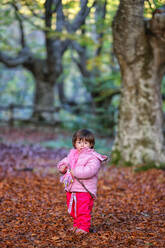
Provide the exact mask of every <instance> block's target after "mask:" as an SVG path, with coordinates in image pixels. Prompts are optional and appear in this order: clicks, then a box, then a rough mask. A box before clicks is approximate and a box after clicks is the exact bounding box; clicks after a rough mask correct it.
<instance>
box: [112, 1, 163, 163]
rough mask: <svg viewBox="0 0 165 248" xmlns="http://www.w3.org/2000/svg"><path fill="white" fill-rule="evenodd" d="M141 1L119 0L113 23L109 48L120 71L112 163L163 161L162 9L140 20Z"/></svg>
mask: <svg viewBox="0 0 165 248" xmlns="http://www.w3.org/2000/svg"><path fill="white" fill-rule="evenodd" d="M143 8H144V1H139V0H136V1H132V0H121V1H120V5H119V8H118V11H117V14H116V16H115V18H114V22H113V37H114V51H115V54H116V56H117V58H118V62H119V65H120V69H121V74H122V90H121V101H120V109H119V120H118V130H117V135H116V139H115V143H114V146H113V153H112V155H113V158H114V160H115V161H116V162H120V163H131V164H133V165H135V166H139V165H141V164H146V163H151V162H152V163H155V164H157V165H159V164H161V163H164V162H165V153H164V137H163V128H162V124H163V115H162V99H161V81H162V77H163V75H164V73H165V31H164V30H165V10H164V8H162V9H159V10H157V11H155V12H154V14H153V16H152V19H151V20H148V21H145V20H144V18H143V12H144V9H143Z"/></svg>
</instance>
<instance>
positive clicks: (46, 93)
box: [33, 79, 54, 122]
mask: <svg viewBox="0 0 165 248" xmlns="http://www.w3.org/2000/svg"><path fill="white" fill-rule="evenodd" d="M53 109H54V85H53V84H51V83H49V82H46V81H41V80H38V79H37V80H36V90H35V96H34V113H33V118H34V119H37V120H39V121H44V120H46V121H49V122H53V121H54V118H53V116H54V114H53V112H49V110H53ZM44 110H45V112H44Z"/></svg>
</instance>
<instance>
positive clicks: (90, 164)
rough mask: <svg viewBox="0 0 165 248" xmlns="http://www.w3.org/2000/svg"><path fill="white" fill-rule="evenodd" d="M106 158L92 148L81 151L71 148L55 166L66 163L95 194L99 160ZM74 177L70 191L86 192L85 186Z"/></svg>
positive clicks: (58, 166)
mask: <svg viewBox="0 0 165 248" xmlns="http://www.w3.org/2000/svg"><path fill="white" fill-rule="evenodd" d="M104 160H107V156H105V155H101V154H99V153H97V152H96V151H94V149H89V148H83V149H82V150H81V151H78V150H77V149H71V150H70V152H69V154H68V156H67V157H65V158H64V159H62V160H61V161H60V162H59V163H58V165H57V168H58V169H60V166H62V165H64V164H66V165H68V166H69V167H70V169H72V172H73V174H74V176H75V177H76V178H78V179H79V180H81V182H83V184H84V185H85V186H86V188H87V189H88V190H89V191H90V192H91V193H92V194H94V195H95V196H96V193H97V180H98V172H99V169H100V166H101V162H103V161H104ZM76 178H74V180H73V184H72V186H71V188H70V190H69V191H70V192H86V190H85V188H84V187H83V186H82V185H81V184H80V183H79V182H78V181H77V179H76Z"/></svg>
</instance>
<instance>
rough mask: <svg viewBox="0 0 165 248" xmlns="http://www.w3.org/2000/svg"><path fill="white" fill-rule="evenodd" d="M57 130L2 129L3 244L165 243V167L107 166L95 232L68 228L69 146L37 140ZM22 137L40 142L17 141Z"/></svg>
mask: <svg viewBox="0 0 165 248" xmlns="http://www.w3.org/2000/svg"><path fill="white" fill-rule="evenodd" d="M58 133H59V132H57V133H51V132H50V130H49V131H47V132H46V131H45V132H43V130H41V131H38V132H36V131H35V130H34V129H32V130H28V129H26V130H24V132H23V130H22V129H21V130H6V129H4V132H3V133H2V132H1V136H2V138H3V141H8V144H5V143H3V144H2V143H1V144H0V189H1V190H0V211H1V219H0V229H1V232H0V242H1V246H2V247H13V248H14V247H27V248H29V247H75V248H76V247H77V248H78V247H80V246H81V247H89V244H90V246H91V247H119V246H121V247H130V246H131V247H132V246H133V247H149V246H150V247H158V248H159V247H160V248H162V247H164V244H165V243H164V229H163V226H164V213H163V208H164V196H165V195H164V187H165V178H164V171H161V170H154V169H152V170H149V171H146V172H140V173H135V172H133V171H132V169H130V168H116V167H113V166H111V167H106V166H105V165H104V166H102V167H101V171H100V174H99V180H98V198H97V200H96V202H95V204H94V209H93V216H92V227H91V230H90V233H89V234H88V235H85V236H84V235H80V236H79V235H75V234H73V233H71V232H70V231H69V228H70V227H71V226H72V222H71V218H70V217H69V215H68V214H67V207H66V200H65V192H64V189H63V186H62V185H61V184H60V183H59V174H57V170H56V164H57V162H58V161H59V160H60V159H61V158H63V157H64V156H66V153H67V151H66V150H64V149H63V148H61V149H46V148H43V147H41V146H40V145H39V144H36V143H38V142H41V141H44V140H45V139H47V140H49V139H56V138H57V135H58ZM64 135H65V136H66V134H65V133H64ZM12 140H13V144H11V141H12ZM19 140H24V141H28V142H29V143H32V142H33V143H35V144H33V145H26V146H23V145H22V144H19V143H17V144H16V143H15V142H16V141H19ZM9 141H10V143H9ZM30 141H31V142H30ZM28 168H29V169H28Z"/></svg>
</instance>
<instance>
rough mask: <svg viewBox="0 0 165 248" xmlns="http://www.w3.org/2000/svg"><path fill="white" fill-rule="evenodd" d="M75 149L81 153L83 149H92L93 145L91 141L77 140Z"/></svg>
mask: <svg viewBox="0 0 165 248" xmlns="http://www.w3.org/2000/svg"><path fill="white" fill-rule="evenodd" d="M75 148H76V149H77V150H78V151H80V150H81V149H83V148H91V144H90V143H89V141H86V140H85V139H81V140H80V139H77V140H76V143H75Z"/></svg>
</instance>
